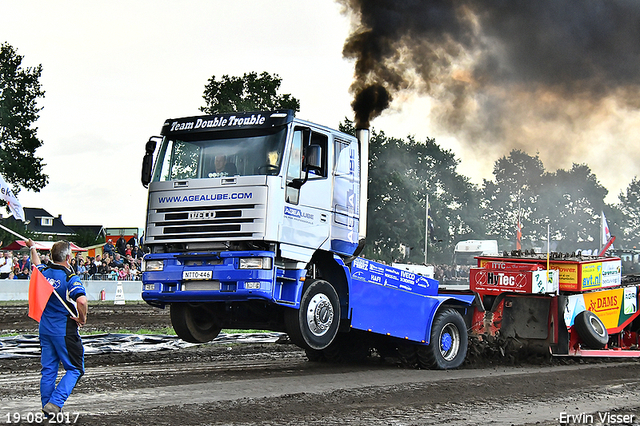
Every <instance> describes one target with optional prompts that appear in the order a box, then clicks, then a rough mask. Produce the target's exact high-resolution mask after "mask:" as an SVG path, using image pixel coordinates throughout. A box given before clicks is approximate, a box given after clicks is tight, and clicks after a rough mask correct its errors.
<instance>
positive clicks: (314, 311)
mask: <svg viewBox="0 0 640 426" xmlns="http://www.w3.org/2000/svg"><path fill="white" fill-rule="evenodd" d="M331 324H333V305H332V304H331V301H330V300H329V298H328V297H327V296H326V295H324V294H322V293H319V294H316V295H315V296H313V297H312V298H311V301H310V302H309V308H308V309H307V325H308V326H309V331H311V333H313V335H314V336H323V335H325V334H326V333H327V331H329V328H330V327H331Z"/></svg>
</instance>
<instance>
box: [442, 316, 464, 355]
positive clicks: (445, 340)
mask: <svg viewBox="0 0 640 426" xmlns="http://www.w3.org/2000/svg"><path fill="white" fill-rule="evenodd" d="M439 341H440V354H441V355H442V358H444V359H445V360H447V361H451V360H453V359H454V358H455V357H456V355H458V351H459V350H460V331H458V327H456V326H455V325H453V324H451V323H449V324H447V325H445V326H444V327H443V328H442V331H441V332H440V339H439Z"/></svg>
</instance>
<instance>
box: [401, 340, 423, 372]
mask: <svg viewBox="0 0 640 426" xmlns="http://www.w3.org/2000/svg"><path fill="white" fill-rule="evenodd" d="M417 349H418V345H415V344H413V343H408V342H401V343H400V344H399V345H398V359H399V360H400V364H401V365H402V366H403V367H405V368H418V366H419V365H418V352H417Z"/></svg>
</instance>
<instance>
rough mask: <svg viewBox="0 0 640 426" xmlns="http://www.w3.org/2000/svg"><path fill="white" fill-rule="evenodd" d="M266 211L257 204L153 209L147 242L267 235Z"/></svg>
mask: <svg viewBox="0 0 640 426" xmlns="http://www.w3.org/2000/svg"><path fill="white" fill-rule="evenodd" d="M263 210H264V205H256V204H242V205H234V206H215V207H205V206H198V207H189V208H184V207H183V208H164V209H156V210H152V211H151V212H150V221H149V224H150V225H151V226H150V227H149V232H148V234H149V235H148V236H147V242H151V241H158V242H160V241H162V242H179V241H184V240H189V241H215V240H228V239H230V238H233V239H237V238H256V237H259V236H262V235H264V220H263V219H262V218H263V217H264V213H263Z"/></svg>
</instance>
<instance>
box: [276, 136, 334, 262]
mask: <svg viewBox="0 0 640 426" xmlns="http://www.w3.org/2000/svg"><path fill="white" fill-rule="evenodd" d="M328 141H329V137H328V135H326V134H324V133H322V132H319V131H315V130H312V129H310V128H307V127H296V128H295V129H294V132H293V138H292V144H291V151H290V155H289V162H288V164H287V174H286V185H287V186H286V189H285V206H284V220H283V225H282V236H281V241H282V242H285V243H289V244H293V245H297V246H301V247H304V248H309V249H313V250H315V249H317V248H319V247H320V246H321V245H322V244H323V243H324V242H325V241H326V240H327V239H328V237H329V227H330V217H329V216H330V209H331V181H330V180H329V179H328V178H327V176H328V165H327V159H328V149H329V143H328ZM312 144H313V145H319V146H320V147H321V156H322V158H321V159H320V162H321V164H322V168H321V169H320V170H314V171H312V172H310V173H309V176H308V179H307V181H306V182H305V183H304V184H303V185H302V186H300V187H299V188H298V187H296V185H291V184H292V182H294V180H302V179H304V178H305V175H306V170H305V169H304V155H305V149H306V147H308V146H309V145H312Z"/></svg>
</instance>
